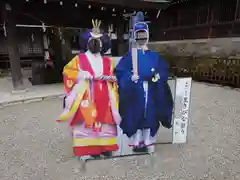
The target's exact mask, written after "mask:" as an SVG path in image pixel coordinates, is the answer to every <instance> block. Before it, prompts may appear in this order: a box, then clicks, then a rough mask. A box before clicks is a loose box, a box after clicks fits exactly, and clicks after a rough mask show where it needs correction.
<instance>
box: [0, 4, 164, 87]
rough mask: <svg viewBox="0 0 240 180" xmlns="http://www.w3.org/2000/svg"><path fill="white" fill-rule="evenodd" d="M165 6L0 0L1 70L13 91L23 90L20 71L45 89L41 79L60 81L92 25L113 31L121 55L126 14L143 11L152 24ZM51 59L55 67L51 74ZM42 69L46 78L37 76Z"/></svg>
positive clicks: (126, 29) (40, 73)
mask: <svg viewBox="0 0 240 180" xmlns="http://www.w3.org/2000/svg"><path fill="white" fill-rule="evenodd" d="M167 4H168V3H167V1H165V0H161V1H160V2H153V1H150V0H149V1H145V0H144V1H141V0H131V1H127V0H84V1H82V0H74V1H73V0H71V1H69V0H17V1H16V0H3V1H1V2H0V5H1V13H0V24H1V28H0V43H1V44H0V70H1V69H11V72H12V73H11V74H12V79H13V87H14V89H23V88H24V87H22V84H23V82H22V81H23V80H22V72H21V68H29V67H30V68H32V70H33V73H35V75H36V74H38V75H37V76H38V78H37V79H38V80H37V81H38V82H36V83H35V84H41V83H44V82H43V80H39V79H41V77H42V76H47V78H46V79H50V77H53V75H52V74H54V75H56V74H57V76H58V78H55V79H52V80H50V81H51V82H58V81H61V78H60V77H61V71H62V67H63V66H64V63H65V62H64V61H66V60H68V59H70V58H71V57H72V56H73V53H72V51H73V50H79V42H78V41H79V39H78V37H79V34H80V33H81V32H82V31H84V28H91V27H92V25H91V19H93V18H94V19H95V18H98V19H100V20H102V22H103V23H102V24H103V26H102V28H103V29H105V31H107V27H108V25H110V24H112V25H113V26H114V32H116V33H117V36H118V38H117V41H118V43H117V44H118V45H119V47H118V49H117V51H118V52H117V54H118V55H121V54H123V53H124V51H123V49H124V48H123V47H124V44H125V43H126V42H124V38H123V34H124V33H127V32H128V25H129V20H128V18H129V14H132V13H133V12H134V11H139V10H142V11H144V13H145V15H147V16H148V17H149V18H150V19H151V18H152V17H155V16H156V14H157V13H158V11H159V9H161V8H164V7H166V5H167ZM49 58H51V59H52V60H53V61H54V68H51V67H52V65H53V63H49V62H50V61H48V60H49ZM44 60H45V61H44ZM46 65H47V67H48V69H47V70H46ZM44 68H45V72H46V73H45V75H43V74H44V73H43V70H40V69H44ZM51 71H52V73H50V72H51ZM53 71H54V72H53ZM49 73H50V74H49ZM37 76H35V77H37ZM35 79H36V78H35ZM40 81H41V82H40Z"/></svg>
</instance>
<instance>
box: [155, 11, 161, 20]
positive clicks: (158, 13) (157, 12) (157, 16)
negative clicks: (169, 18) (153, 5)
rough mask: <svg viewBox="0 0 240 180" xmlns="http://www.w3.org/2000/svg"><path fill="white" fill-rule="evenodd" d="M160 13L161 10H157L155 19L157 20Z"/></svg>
mask: <svg viewBox="0 0 240 180" xmlns="http://www.w3.org/2000/svg"><path fill="white" fill-rule="evenodd" d="M160 13H161V9H159V10H158V12H157V17H156V18H157V19H158V17H159V15H160Z"/></svg>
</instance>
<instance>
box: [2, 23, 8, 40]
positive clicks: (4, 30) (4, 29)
mask: <svg viewBox="0 0 240 180" xmlns="http://www.w3.org/2000/svg"><path fill="white" fill-rule="evenodd" d="M3 33H4V36H5V37H7V29H6V23H5V21H4V23H3Z"/></svg>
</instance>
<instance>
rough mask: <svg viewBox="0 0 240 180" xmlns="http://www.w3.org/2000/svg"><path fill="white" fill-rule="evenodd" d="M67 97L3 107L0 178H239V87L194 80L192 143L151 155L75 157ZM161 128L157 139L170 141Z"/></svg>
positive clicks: (159, 148)
mask: <svg viewBox="0 0 240 180" xmlns="http://www.w3.org/2000/svg"><path fill="white" fill-rule="evenodd" d="M61 111H62V100H61V99H58V98H55V99H48V100H45V101H41V102H36V103H29V104H21V105H14V106H10V107H6V108H2V109H0V114H1V116H0V135H1V138H0V179H1V180H240V168H239V167H240V156H239V154H240V121H239V120H240V92H239V91H236V90H233V89H230V88H223V87H217V86H209V85H207V84H203V83H196V82H193V86H192V106H191V114H190V126H189V133H188V143H187V144H184V145H182V146H178V145H172V144H167V145H159V146H157V147H156V153H155V156H154V161H152V162H150V161H149V160H150V158H149V156H141V157H131V158H125V159H123V158H122V159H112V160H105V161H92V162H89V163H88V164H87V171H85V172H84V171H82V170H81V168H80V162H79V161H78V160H77V159H76V158H75V157H74V156H73V153H72V147H71V146H72V139H71V133H70V131H69V127H68V126H67V124H64V123H63V124H58V123H56V122H55V120H56V119H57V117H58V115H59V114H60V113H61ZM169 133H170V131H169V130H166V129H163V128H161V129H160V133H159V137H158V141H162V142H166V141H169V138H170V137H171V136H169Z"/></svg>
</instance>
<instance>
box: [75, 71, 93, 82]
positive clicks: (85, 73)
mask: <svg viewBox="0 0 240 180" xmlns="http://www.w3.org/2000/svg"><path fill="white" fill-rule="evenodd" d="M92 78H93V76H92V75H91V74H90V72H88V71H80V72H79V73H78V80H80V79H92Z"/></svg>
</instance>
